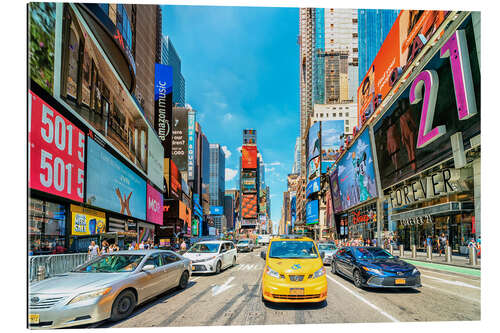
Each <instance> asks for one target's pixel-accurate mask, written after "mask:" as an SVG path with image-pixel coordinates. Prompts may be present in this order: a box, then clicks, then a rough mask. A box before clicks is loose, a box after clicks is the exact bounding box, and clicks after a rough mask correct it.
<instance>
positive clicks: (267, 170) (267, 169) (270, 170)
mask: <svg viewBox="0 0 500 333" xmlns="http://www.w3.org/2000/svg"><path fill="white" fill-rule="evenodd" d="M273 171H274V168H266V172H273Z"/></svg>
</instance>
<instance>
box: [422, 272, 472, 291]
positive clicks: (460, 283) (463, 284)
mask: <svg viewBox="0 0 500 333" xmlns="http://www.w3.org/2000/svg"><path fill="white" fill-rule="evenodd" d="M421 276H423V277H426V278H429V279H433V280H437V281H440V282H442V283H447V284H452V285H455V286H461V287H467V288H472V289H479V290H481V287H476V286H473V285H472V284H468V283H465V282H462V281H456V280H454V281H451V280H445V279H440V278H438V277H435V276H430V275H421Z"/></svg>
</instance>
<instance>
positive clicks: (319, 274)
mask: <svg viewBox="0 0 500 333" xmlns="http://www.w3.org/2000/svg"><path fill="white" fill-rule="evenodd" d="M325 273H326V269H325V267H324V266H323V267H321V268H320V269H318V270H317V271H316V272H314V275H313V279H316V278H319V277H320V276H322V275H325Z"/></svg>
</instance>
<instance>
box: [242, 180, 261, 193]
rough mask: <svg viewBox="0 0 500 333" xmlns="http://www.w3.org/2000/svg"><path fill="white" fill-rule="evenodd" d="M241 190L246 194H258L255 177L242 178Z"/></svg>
mask: <svg viewBox="0 0 500 333" xmlns="http://www.w3.org/2000/svg"><path fill="white" fill-rule="evenodd" d="M241 190H242V191H243V192H244V193H247V192H253V193H255V192H257V180H256V178H255V177H241Z"/></svg>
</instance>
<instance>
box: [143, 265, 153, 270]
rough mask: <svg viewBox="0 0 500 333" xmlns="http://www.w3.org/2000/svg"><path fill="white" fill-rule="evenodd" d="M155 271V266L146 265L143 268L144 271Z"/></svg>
mask: <svg viewBox="0 0 500 333" xmlns="http://www.w3.org/2000/svg"><path fill="white" fill-rule="evenodd" d="M153 269H155V265H145V266H144V267H142V270H143V271H152V270H153Z"/></svg>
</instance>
